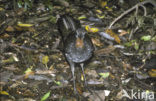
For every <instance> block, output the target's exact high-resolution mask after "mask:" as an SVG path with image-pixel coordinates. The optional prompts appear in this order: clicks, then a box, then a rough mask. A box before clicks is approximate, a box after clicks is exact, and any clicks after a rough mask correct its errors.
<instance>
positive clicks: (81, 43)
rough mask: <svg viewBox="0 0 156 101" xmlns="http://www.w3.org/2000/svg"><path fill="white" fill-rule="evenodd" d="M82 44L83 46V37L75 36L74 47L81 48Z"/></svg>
mask: <svg viewBox="0 0 156 101" xmlns="http://www.w3.org/2000/svg"><path fill="white" fill-rule="evenodd" d="M83 46H84V43H83V39H81V38H77V39H76V48H83Z"/></svg>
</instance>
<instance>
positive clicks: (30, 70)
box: [24, 66, 33, 74]
mask: <svg viewBox="0 0 156 101" xmlns="http://www.w3.org/2000/svg"><path fill="white" fill-rule="evenodd" d="M32 68H33V66H30V67H29V68H27V70H26V71H24V73H25V74H26V73H29V72H32Z"/></svg>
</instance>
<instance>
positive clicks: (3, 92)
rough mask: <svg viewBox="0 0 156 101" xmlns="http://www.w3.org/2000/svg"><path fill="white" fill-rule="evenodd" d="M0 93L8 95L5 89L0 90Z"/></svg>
mask: <svg viewBox="0 0 156 101" xmlns="http://www.w3.org/2000/svg"><path fill="white" fill-rule="evenodd" d="M0 94H2V95H9V93H8V92H6V91H0Z"/></svg>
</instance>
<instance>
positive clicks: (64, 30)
mask: <svg viewBox="0 0 156 101" xmlns="http://www.w3.org/2000/svg"><path fill="white" fill-rule="evenodd" d="M57 25H58V31H59V33H60V35H61V37H62V40H63V43H64V41H65V39H66V37H67V36H68V34H69V33H71V32H73V31H76V29H77V28H80V27H81V25H80V21H79V20H76V19H74V18H73V17H72V16H71V15H69V14H63V15H60V17H59V19H58V21H57Z"/></svg>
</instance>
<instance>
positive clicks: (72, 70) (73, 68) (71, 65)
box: [69, 61, 77, 93]
mask: <svg viewBox="0 0 156 101" xmlns="http://www.w3.org/2000/svg"><path fill="white" fill-rule="evenodd" d="M69 64H70V68H71V72H72V76H73V86H74V92H75V93H77V90H76V85H75V75H74V72H75V63H73V62H72V61H70V62H69Z"/></svg>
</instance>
